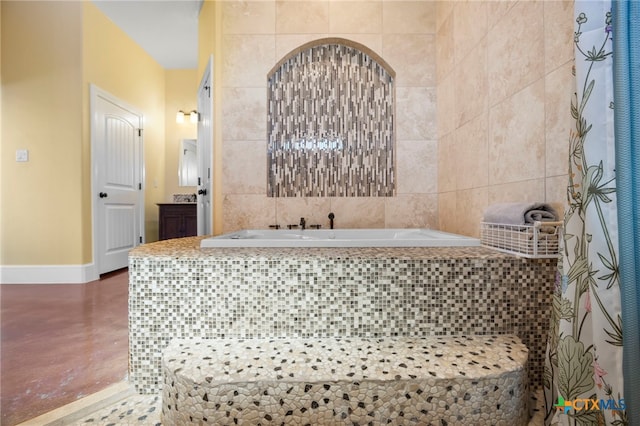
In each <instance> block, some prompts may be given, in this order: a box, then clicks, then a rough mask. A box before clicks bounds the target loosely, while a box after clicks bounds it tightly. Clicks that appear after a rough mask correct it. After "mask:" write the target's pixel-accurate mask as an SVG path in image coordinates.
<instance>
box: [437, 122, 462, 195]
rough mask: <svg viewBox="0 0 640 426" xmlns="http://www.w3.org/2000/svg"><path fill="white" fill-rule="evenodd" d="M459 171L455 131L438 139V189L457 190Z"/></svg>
mask: <svg viewBox="0 0 640 426" xmlns="http://www.w3.org/2000/svg"><path fill="white" fill-rule="evenodd" d="M459 171H460V169H459V167H458V159H457V158H456V147H455V133H449V134H446V135H444V136H442V137H440V140H439V141H438V191H439V192H448V191H455V190H456V189H457V188H456V186H457V184H456V181H457V177H458V173H459Z"/></svg>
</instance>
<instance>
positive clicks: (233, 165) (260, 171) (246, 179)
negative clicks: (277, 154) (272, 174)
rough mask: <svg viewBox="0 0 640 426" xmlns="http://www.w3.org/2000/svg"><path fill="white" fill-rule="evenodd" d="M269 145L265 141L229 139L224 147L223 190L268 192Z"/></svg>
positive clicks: (230, 191) (241, 192) (254, 192)
mask: <svg viewBox="0 0 640 426" xmlns="http://www.w3.org/2000/svg"><path fill="white" fill-rule="evenodd" d="M266 176H267V147H266V142H264V141H227V142H225V143H224V144H223V147H222V192H223V193H225V194H263V195H264V194H266V193H267V181H266Z"/></svg>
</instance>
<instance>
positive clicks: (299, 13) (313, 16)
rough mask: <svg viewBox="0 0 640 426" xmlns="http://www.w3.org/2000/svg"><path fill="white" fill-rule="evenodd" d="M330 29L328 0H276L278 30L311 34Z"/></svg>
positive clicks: (284, 32) (280, 31) (282, 32)
mask: <svg viewBox="0 0 640 426" xmlns="http://www.w3.org/2000/svg"><path fill="white" fill-rule="evenodd" d="M328 31H329V2H327V1H326V0H306V1H279V0H278V1H276V32H277V33H279V34H311V33H326V32H328Z"/></svg>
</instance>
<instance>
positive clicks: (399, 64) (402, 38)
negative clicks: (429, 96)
mask: <svg viewBox="0 0 640 426" xmlns="http://www.w3.org/2000/svg"><path fill="white" fill-rule="evenodd" d="M382 42H383V50H382V52H383V58H384V59H385V60H386V61H387V62H388V63H389V65H391V67H392V68H393V69H394V70H396V72H397V77H396V84H397V87H410V86H427V87H434V86H435V84H436V75H435V72H436V63H435V36H434V35H431V34H403V35H398V34H386V35H384V36H383V38H382Z"/></svg>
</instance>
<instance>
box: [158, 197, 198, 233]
mask: <svg viewBox="0 0 640 426" xmlns="http://www.w3.org/2000/svg"><path fill="white" fill-rule="evenodd" d="M158 207H159V208H160V224H159V236H158V238H159V239H160V240H168V239H170V238H182V237H192V236H195V235H197V234H198V213H197V211H196V204H195V203H193V204H192V203H166V204H158Z"/></svg>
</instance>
